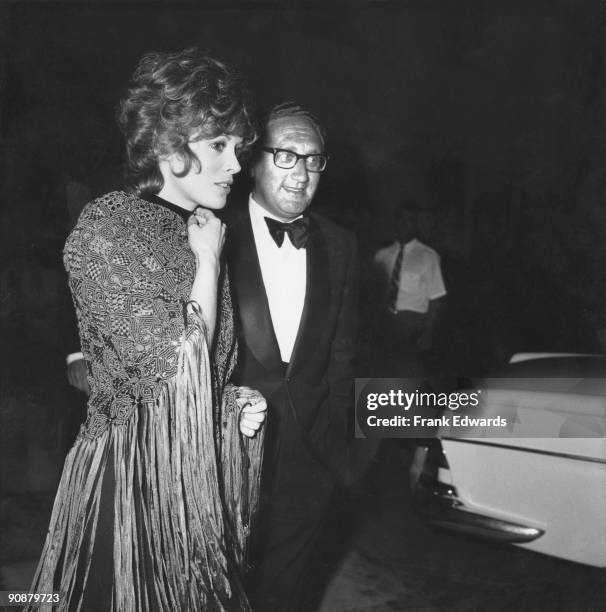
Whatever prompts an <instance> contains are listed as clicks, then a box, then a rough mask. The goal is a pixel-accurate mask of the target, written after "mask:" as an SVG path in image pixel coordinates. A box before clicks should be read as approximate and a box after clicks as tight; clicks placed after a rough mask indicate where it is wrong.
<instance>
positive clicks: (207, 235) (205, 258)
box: [187, 208, 225, 343]
mask: <svg viewBox="0 0 606 612" xmlns="http://www.w3.org/2000/svg"><path fill="white" fill-rule="evenodd" d="M187 231H188V236H189V246H190V248H191V250H192V251H193V253H194V256H195V258H196V275H195V277H194V282H193V285H192V288H191V293H190V296H189V299H190V300H193V301H195V302H197V303H198V304H199V305H200V308H201V309H202V316H203V318H204V322H205V323H206V327H207V329H208V340H209V343H212V338H213V337H214V333H215V326H216V322H217V284H218V280H219V273H220V271H221V264H220V258H221V250H222V248H223V243H224V242H225V226H224V225H223V223H221V221H220V220H219V219H217V217H215V215H214V214H213V213H212V212H211V211H210V210H207V209H204V208H197V209H196V210H195V211H194V214H193V215H191V217H190V218H189V220H188V222H187Z"/></svg>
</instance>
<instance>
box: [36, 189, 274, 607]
mask: <svg viewBox="0 0 606 612" xmlns="http://www.w3.org/2000/svg"><path fill="white" fill-rule="evenodd" d="M64 262H65V267H66V269H67V272H68V276H69V284H70V289H71V292H72V296H73V299H74V304H75V307H76V312H77V315H78V324H79V331H80V339H81V344H82V351H83V353H84V356H85V358H86V360H87V364H88V375H89V382H90V385H91V395H90V398H89V402H88V414H87V419H86V422H85V423H84V424H83V425H82V427H81V430H80V433H79V435H78V438H77V440H76V442H75V444H74V446H73V447H72V449H71V451H70V452H69V454H68V456H67V459H66V462H65V467H64V470H63V475H62V478H61V481H60V484H59V489H58V492H57V496H56V499H55V504H54V507H53V511H52V516H51V521H50V526H49V530H48V534H47V538H46V542H45V545H44V548H43V551H42V557H41V559H40V563H39V565H38V568H37V571H36V575H35V577H34V582H33V585H32V590H33V591H35V592H52V591H54V592H59V593H60V598H61V604H60V606H59V609H60V610H85V611H88V610H92V609H97V606H98V609H100V610H112V611H113V610H116V611H120V612H130V611H133V612H134V611H137V612H139V611H145V610H184V611H188V610H193V611H195V610H204V611H214V610H226V611H232V610H233V611H236V610H237V611H240V610H249V609H250V607H249V604H248V601H247V599H246V596H245V594H244V592H243V588H242V581H241V574H242V570H243V566H244V564H245V546H246V540H247V536H248V532H249V525H250V523H251V520H252V518H253V514H254V510H255V508H256V505H257V501H258V492H259V477H260V464H261V460H262V448H263V439H262V438H263V435H262V433H261V432H260V433H258V434H257V436H256V437H255V438H252V439H248V438H244V437H243V436H241V435H240V432H239V416H240V414H239V408H238V405H237V402H236V390H235V388H234V387H233V386H232V385H230V384H229V383H228V381H229V377H230V375H231V372H232V370H233V368H234V365H235V360H236V357H237V354H236V353H237V351H236V344H235V340H234V333H233V318H232V317H233V313H232V305H231V297H230V291H229V285H228V279H227V276H226V274H225V273H223V274H222V275H221V278H220V281H219V283H220V286H219V292H218V293H219V300H218V301H219V304H218V310H217V313H218V314H217V332H216V337H215V342H214V350H213V353H212V358H211V356H209V349H208V346H209V339H208V337H207V331H206V328H205V325H204V321H203V319H202V316H201V314H200V312H199V310H198V309H197V308H195V305H194V307H192V306H191V305H190V306H189V307H187V300H188V297H189V294H190V290H191V286H192V282H193V278H194V274H195V261H194V256H193V254H192V252H191V250H190V248H189V245H188V240H187V227H186V223H185V221H184V217H183V215H180V214H179V213H178V212H175V210H174V208H173V209H171V207H170V205H162V201H161V200H160V199H159V198H152V201H148V200H144V199H141V198H139V197H137V196H135V195H132V194H127V193H124V192H113V193H110V194H107V195H105V196H103V197H101V198H98V199H97V200H94V201H93V202H91V203H90V204H88V205H87V207H86V208H85V209H84V211H83V213H82V215H81V216H80V219H79V221H78V223H77V225H76V227H75V228H74V230H73V231H72V233H71V234H70V236H69V238H68V240H67V242H66V245H65V250H64Z"/></svg>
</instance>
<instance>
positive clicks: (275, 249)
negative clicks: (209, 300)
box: [248, 195, 307, 362]
mask: <svg viewBox="0 0 606 612" xmlns="http://www.w3.org/2000/svg"><path fill="white" fill-rule="evenodd" d="M248 210H249V212H250V220H251V224H252V230H253V235H254V238H255V245H256V247H257V255H258V257H259V264H260V266H261V275H262V276H263V284H264V285H265V293H266V294H267V301H268V303H269V312H270V314H271V321H272V324H273V327H274V332H275V334H276V339H277V340H278V346H279V347H280V355H281V357H282V361H285V362H289V361H290V358H291V356H292V351H293V347H294V344H295V340H296V338H297V333H298V331H299V324H300V322H301V315H302V313H303V303H304V302H305V289H306V284H307V256H306V250H305V249H295V247H294V246H293V245H292V243H291V241H290V237H289V236H288V234H285V235H284V242H283V243H282V246H281V247H279V246H278V245H277V244H276V243H275V241H274V239H273V238H272V237H271V234H270V233H269V229H268V228H267V223H266V222H265V217H270V218H272V219H276V220H277V221H280V219H278V218H277V217H276V216H275V215H272V214H271V213H269V212H268V211H266V210H265V209H264V208H263V207H262V206H260V205H259V204H257V203H256V202H255V201H254V200H253V198H252V195H251V196H250V198H249V201H248ZM293 221H294V219H293Z"/></svg>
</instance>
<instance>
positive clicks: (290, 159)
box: [261, 147, 328, 172]
mask: <svg viewBox="0 0 606 612" xmlns="http://www.w3.org/2000/svg"><path fill="white" fill-rule="evenodd" d="M261 151H265V152H266V153H271V154H272V155H273V156H274V164H275V165H276V166H278V168H282V169H283V170H290V169H291V168H294V167H295V166H296V165H297V163H298V161H299V160H300V159H302V160H303V161H304V163H305V167H306V168H307V171H308V172H324V170H326V164H327V162H328V155H324V154H323V153H308V154H307V155H299V153H295V152H294V151H289V150H288V149H274V148H272V147H261Z"/></svg>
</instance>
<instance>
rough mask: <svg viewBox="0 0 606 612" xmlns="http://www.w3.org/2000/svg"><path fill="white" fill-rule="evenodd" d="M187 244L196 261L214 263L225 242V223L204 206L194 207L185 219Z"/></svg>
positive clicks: (217, 259)
mask: <svg viewBox="0 0 606 612" xmlns="http://www.w3.org/2000/svg"><path fill="white" fill-rule="evenodd" d="M187 233H188V237H189V246H190V248H191V250H192V251H193V252H194V254H195V255H196V258H197V260H198V262H200V261H208V262H210V263H216V262H218V261H219V258H220V256H221V250H222V249H223V244H224V242H225V225H224V224H223V223H221V221H220V220H219V219H217V217H215V215H214V214H213V213H212V212H211V211H210V210H208V209H206V208H196V210H194V212H193V214H192V215H191V216H190V217H189V219H188V220H187Z"/></svg>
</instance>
